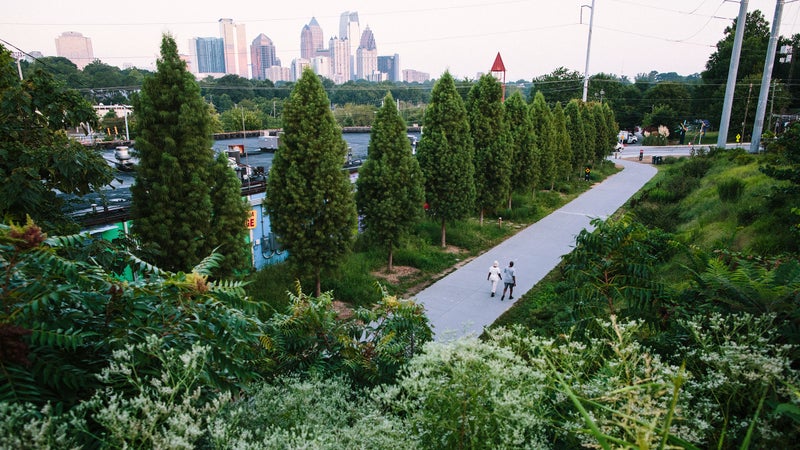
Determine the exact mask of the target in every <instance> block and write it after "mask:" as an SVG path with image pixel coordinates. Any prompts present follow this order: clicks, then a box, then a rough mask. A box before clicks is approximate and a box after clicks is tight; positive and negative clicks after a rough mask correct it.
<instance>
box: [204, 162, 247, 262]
mask: <svg viewBox="0 0 800 450" xmlns="http://www.w3.org/2000/svg"><path fill="white" fill-rule="evenodd" d="M211 180H212V181H213V183H214V184H213V185H212V186H211V192H210V195H211V206H212V210H211V237H212V239H211V241H212V242H213V244H214V245H215V247H217V250H216V251H217V252H218V253H220V254H222V255H223V259H222V261H220V263H219V267H218V268H217V269H216V273H217V274H218V275H220V276H228V275H233V274H235V273H236V271H239V270H243V269H244V268H246V267H248V266H249V265H250V262H251V259H250V254H249V253H248V248H247V246H246V245H243V243H244V242H245V238H246V236H247V228H245V227H244V225H243V224H244V221H245V219H246V216H247V211H248V210H249V209H250V205H249V204H248V202H247V200H245V199H244V197H242V182H241V181H239V177H238V176H237V175H236V172H235V171H233V170H231V168H230V166H229V165H228V156H227V155H225V154H224V153H220V154H219V155H217V159H216V161H215V163H214V166H213V167H212V168H211Z"/></svg>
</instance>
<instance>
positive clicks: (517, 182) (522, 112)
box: [505, 91, 539, 208]
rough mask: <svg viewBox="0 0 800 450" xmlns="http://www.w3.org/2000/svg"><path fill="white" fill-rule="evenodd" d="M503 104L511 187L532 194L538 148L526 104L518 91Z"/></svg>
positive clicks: (536, 170) (509, 197) (536, 171)
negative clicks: (509, 151) (510, 150)
mask: <svg viewBox="0 0 800 450" xmlns="http://www.w3.org/2000/svg"><path fill="white" fill-rule="evenodd" d="M505 105H506V119H507V121H508V125H509V129H510V132H511V148H512V153H511V188H512V189H513V190H514V191H519V192H526V193H531V194H533V193H534V192H536V183H537V176H538V174H539V170H538V169H539V165H538V154H539V150H538V148H536V134H535V131H534V128H533V122H532V121H531V116H530V112H529V111H528V104H527V103H526V102H525V99H524V98H523V97H522V94H521V93H520V92H519V91H518V92H515V93H514V94H513V95H512V96H511V97H509V98H508V100H506V103H505ZM508 207H509V208H511V195H509V196H508Z"/></svg>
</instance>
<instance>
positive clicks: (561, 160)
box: [553, 102, 572, 180]
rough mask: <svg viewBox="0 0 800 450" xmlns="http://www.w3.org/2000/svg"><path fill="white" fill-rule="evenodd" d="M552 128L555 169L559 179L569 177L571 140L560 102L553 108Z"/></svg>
mask: <svg viewBox="0 0 800 450" xmlns="http://www.w3.org/2000/svg"><path fill="white" fill-rule="evenodd" d="M553 130H554V131H555V135H556V139H555V149H556V152H555V169H556V175H557V177H558V178H559V179H562V180H566V179H569V175H570V173H571V168H572V140H571V139H570V136H569V133H568V132H567V118H566V116H565V115H564V108H562V107H561V102H558V103H556V106H555V108H553Z"/></svg>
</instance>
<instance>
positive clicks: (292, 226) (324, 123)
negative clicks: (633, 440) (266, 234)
mask: <svg viewBox="0 0 800 450" xmlns="http://www.w3.org/2000/svg"><path fill="white" fill-rule="evenodd" d="M329 105H330V102H329V101H328V96H327V94H325V89H324V88H323V86H322V81H320V79H319V77H318V76H317V75H316V74H314V72H312V71H311V69H305V70H303V75H302V77H301V78H300V80H298V81H297V84H296V85H295V87H294V89H293V90H292V93H291V94H290V96H289V100H288V101H287V102H286V105H285V106H284V110H283V131H284V134H283V138H282V140H281V144H280V147H279V148H278V150H277V151H276V152H275V157H274V159H273V160H272V167H271V168H270V172H269V179H268V181H267V198H266V204H267V211H268V212H269V214H270V220H271V224H272V230H273V231H274V232H275V233H276V234H277V235H278V236H279V237H280V240H281V242H282V243H283V246H284V248H285V249H286V250H287V251H288V252H289V262H290V264H291V266H292V267H293V268H294V269H296V271H298V272H299V273H298V275H303V276H313V277H314V279H315V282H316V288H315V292H316V295H317V296H319V295H320V294H321V287H320V284H321V283H320V278H321V271H322V270H323V269H325V268H333V267H336V266H338V265H339V263H340V262H341V259H342V258H343V257H344V255H345V254H346V253H347V252H348V251H349V250H350V245H351V243H352V241H353V238H354V236H355V231H356V227H357V218H356V206H355V200H354V196H353V187H352V185H351V184H350V179H349V176H348V175H347V173H346V172H345V171H343V170H342V165H343V164H344V161H345V156H346V155H347V143H346V142H345V140H344V138H342V131H341V130H340V129H339V127H338V126H337V125H336V121H335V120H334V118H333V113H332V112H331V110H330V107H329Z"/></svg>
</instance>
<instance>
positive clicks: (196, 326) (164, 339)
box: [0, 221, 264, 406]
mask: <svg viewBox="0 0 800 450" xmlns="http://www.w3.org/2000/svg"><path fill="white" fill-rule="evenodd" d="M220 260H221V257H220V255H216V254H212V255H210V256H209V257H207V258H205V259H204V260H203V261H202V262H201V263H200V264H198V266H197V267H196V270H195V271H193V272H191V273H188V274H187V273H180V272H179V273H170V272H166V271H163V270H161V269H159V268H158V267H156V266H153V265H151V264H149V263H148V262H146V261H144V260H142V259H140V258H138V257H136V256H134V255H132V254H131V253H129V252H127V251H125V250H124V249H120V248H118V247H115V246H114V245H109V244H108V243H104V244H102V245H100V244H99V243H98V242H97V241H96V240H94V239H93V238H91V237H90V236H88V235H71V236H56V237H47V236H45V235H44V234H43V233H42V232H41V230H40V229H39V228H38V227H37V226H36V225H35V224H34V223H32V222H30V221H29V222H28V223H27V224H26V225H23V226H17V225H13V224H12V225H11V226H8V225H2V224H0V273H2V274H3V276H2V278H0V306H1V308H0V402H2V401H10V402H30V403H34V404H43V403H45V402H56V403H60V404H62V405H65V406H70V405H73V404H76V403H78V402H80V401H81V400H84V399H87V398H89V397H91V395H92V393H93V392H94V391H95V390H97V389H98V388H100V387H102V385H101V382H100V380H99V379H98V377H97V374H99V373H100V371H101V370H102V369H103V368H104V367H106V366H107V365H108V363H109V361H110V360H111V356H112V354H113V353H114V352H115V351H117V350H122V349H129V348H131V347H132V346H135V345H139V344H141V343H143V342H145V341H146V340H147V339H148V337H150V336H154V335H155V336H160V337H161V339H160V340H159V342H161V343H162V344H163V345H164V346H165V347H166V348H169V349H176V350H178V351H188V350H189V349H190V348H191V347H192V345H194V344H201V345H205V346H207V347H208V348H210V349H211V350H210V351H209V354H208V357H207V358H208V362H207V364H205V365H204V366H203V373H202V374H201V378H202V379H203V380H204V382H205V383H207V384H208V386H210V387H212V388H214V389H217V390H219V389H223V390H229V389H238V388H239V387H240V386H242V385H243V384H244V383H246V382H249V381H251V380H253V379H257V378H260V374H259V369H260V368H262V367H263V366H264V362H263V361H262V359H263V354H264V351H263V350H262V347H261V346H260V345H259V342H258V340H257V338H256V336H257V335H258V332H259V330H260V329H261V328H262V324H261V322H260V321H259V319H258V315H259V312H260V309H259V305H257V304H255V303H253V302H252V301H250V300H249V299H248V298H247V297H246V295H245V291H244V283H243V282H238V281H227V280H214V281H209V280H208V276H209V274H210V271H211V270H212V269H213V268H215V267H216V265H217V264H219V261H220ZM122 267H128V268H129V270H132V273H133V274H135V277H134V281H125V280H123V279H122V278H120V276H119V275H118V274H119V273H120V272H121V270H120V268H122ZM140 356H141V359H140V360H137V361H135V362H134V363H135V365H136V366H137V369H138V370H140V371H141V373H142V374H150V375H153V376H157V375H158V374H159V373H160V370H161V368H160V367H159V364H158V361H156V360H154V359H153V358H152V357H150V356H148V355H146V354H141V355H140Z"/></svg>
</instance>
